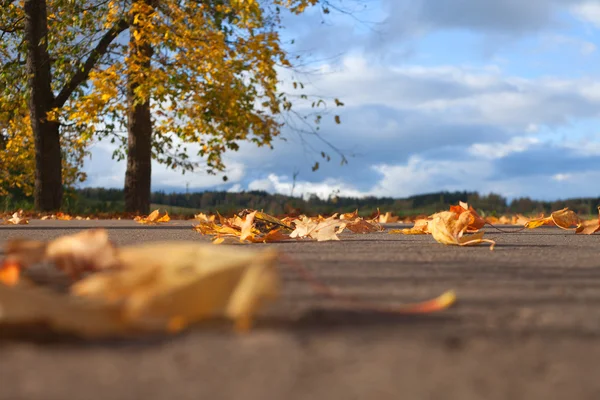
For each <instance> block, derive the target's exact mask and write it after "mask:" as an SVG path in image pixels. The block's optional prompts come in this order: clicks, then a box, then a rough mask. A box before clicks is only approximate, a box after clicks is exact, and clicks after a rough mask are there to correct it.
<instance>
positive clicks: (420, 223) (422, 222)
mask: <svg viewBox="0 0 600 400" xmlns="http://www.w3.org/2000/svg"><path fill="white" fill-rule="evenodd" d="M390 233H402V234H404V235H425V234H427V233H431V232H429V220H428V219H418V220H416V221H415V224H414V226H413V227H412V228H404V229H392V230H391V231H390Z"/></svg>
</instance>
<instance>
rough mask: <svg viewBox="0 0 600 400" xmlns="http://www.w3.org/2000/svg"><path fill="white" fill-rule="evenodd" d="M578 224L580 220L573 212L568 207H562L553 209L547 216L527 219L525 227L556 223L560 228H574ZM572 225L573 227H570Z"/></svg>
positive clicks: (530, 227) (531, 227)
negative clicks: (556, 209)
mask: <svg viewBox="0 0 600 400" xmlns="http://www.w3.org/2000/svg"><path fill="white" fill-rule="evenodd" d="M580 224H581V221H580V219H579V217H578V216H577V214H575V212H573V211H571V210H569V209H568V208H563V209H562V210H558V211H554V212H553V213H552V214H550V216H549V217H546V218H536V219H532V220H529V221H528V222H527V223H526V224H525V228H528V229H535V228H539V227H540V226H543V225H556V226H558V227H559V228H561V229H565V230H572V229H575V230H576V229H577V228H578V227H579V225H580ZM573 225H575V227H572V226H573Z"/></svg>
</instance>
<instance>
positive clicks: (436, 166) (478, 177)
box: [370, 154, 493, 197]
mask: <svg viewBox="0 0 600 400" xmlns="http://www.w3.org/2000/svg"><path fill="white" fill-rule="evenodd" d="M465 155H466V154H465ZM373 168H374V169H375V170H377V171H378V172H379V173H380V174H381V175H382V178H381V180H380V181H379V182H378V183H377V184H376V185H375V186H374V187H373V189H372V190H371V191H370V192H371V193H373V194H374V195H376V196H393V197H406V196H411V195H414V194H418V193H427V192H437V191H440V190H465V189H470V190H477V188H476V186H477V185H478V184H480V183H481V182H482V181H485V180H487V179H488V177H489V176H490V175H491V174H492V172H493V169H492V165H491V164H490V163H489V162H487V161H485V160H464V161H463V160H425V159H423V158H421V157H419V156H412V157H410V159H409V160H408V162H407V163H406V164H399V165H390V164H381V165H377V166H374V167H373Z"/></svg>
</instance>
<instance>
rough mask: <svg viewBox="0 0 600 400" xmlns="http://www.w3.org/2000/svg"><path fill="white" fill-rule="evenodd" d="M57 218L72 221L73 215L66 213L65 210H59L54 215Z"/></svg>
mask: <svg viewBox="0 0 600 400" xmlns="http://www.w3.org/2000/svg"><path fill="white" fill-rule="evenodd" d="M54 217H55V218H56V219H59V220H62V221H71V220H72V219H73V217H72V216H70V215H68V214H65V213H63V212H57V213H56V215H55V216H54Z"/></svg>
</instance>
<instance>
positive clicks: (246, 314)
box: [0, 242, 279, 337]
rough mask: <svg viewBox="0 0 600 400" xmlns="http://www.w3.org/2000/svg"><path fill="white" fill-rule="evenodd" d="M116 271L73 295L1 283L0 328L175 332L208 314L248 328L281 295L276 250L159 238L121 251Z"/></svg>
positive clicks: (87, 281)
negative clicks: (268, 302) (265, 305)
mask: <svg viewBox="0 0 600 400" xmlns="http://www.w3.org/2000/svg"><path fill="white" fill-rule="evenodd" d="M117 257H118V260H119V263H120V268H119V269H112V270H104V271H100V272H97V273H95V274H93V275H91V276H88V277H86V278H84V279H82V280H80V281H79V282H77V283H76V284H75V285H73V286H72V287H71V293H70V294H64V293H61V292H58V291H54V290H52V289H51V288H47V287H40V286H37V285H33V284H32V283H30V282H28V281H22V282H20V283H18V284H16V285H14V286H8V285H1V284H0V327H1V326H2V325H4V324H8V325H11V324H37V323H41V324H46V325H48V326H49V327H50V328H52V329H54V330H56V331H61V332H69V333H73V334H76V335H80V336H84V337H103V336H120V335H126V334H129V333H134V332H144V331H177V330H180V329H182V328H184V327H185V326H186V325H188V324H191V323H194V322H198V321H202V320H206V319H212V318H227V319H230V320H232V321H234V322H235V324H236V327H237V328H238V329H239V330H245V329H248V328H249V326H250V323H251V320H252V318H253V316H254V315H255V313H256V311H257V310H258V308H259V307H260V305H261V304H262V302H263V301H264V300H268V299H273V298H274V297H276V296H277V295H278V293H279V277H278V273H277V270H276V267H275V260H276V258H277V254H276V252H275V251H273V250H269V249H267V250H261V251H256V250H249V249H239V248H236V249H235V251H234V250H233V249H231V248H222V247H215V246H212V245H204V244H198V243H195V242H172V243H171V242H163V243H150V244H146V245H142V246H135V247H123V248H120V249H118V253H117Z"/></svg>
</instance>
